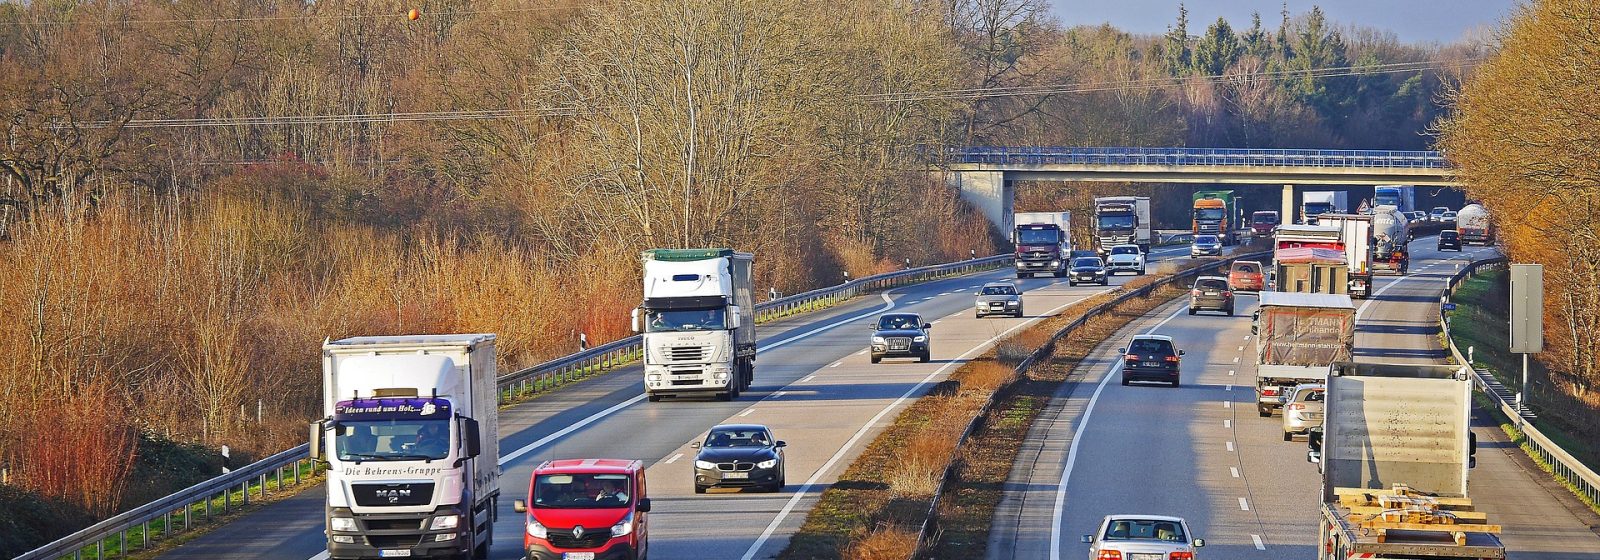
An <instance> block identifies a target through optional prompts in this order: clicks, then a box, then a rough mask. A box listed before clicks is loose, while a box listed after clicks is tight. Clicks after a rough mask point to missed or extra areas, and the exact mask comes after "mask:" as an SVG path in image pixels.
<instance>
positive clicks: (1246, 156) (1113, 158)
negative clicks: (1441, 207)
mask: <svg viewBox="0 0 1600 560" xmlns="http://www.w3.org/2000/svg"><path fill="white" fill-rule="evenodd" d="M923 155H924V156H927V155H929V154H928V152H927V151H926V150H925V151H924V152H923ZM943 156H944V161H946V162H947V163H987V164H1013V165H1042V164H1081V165H1224V166H1251V167H1363V168H1415V169H1449V168H1450V163H1449V161H1448V160H1446V159H1445V158H1444V156H1441V155H1440V154H1439V152H1434V151H1389V150H1284V149H1251V148H1115V147H1112V148H1089V147H951V148H946V149H945V150H944V152H943Z"/></svg>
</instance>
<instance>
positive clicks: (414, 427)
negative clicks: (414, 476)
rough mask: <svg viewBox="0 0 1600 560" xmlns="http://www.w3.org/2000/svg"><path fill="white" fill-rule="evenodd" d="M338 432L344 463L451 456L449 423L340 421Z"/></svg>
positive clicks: (338, 443)
mask: <svg viewBox="0 0 1600 560" xmlns="http://www.w3.org/2000/svg"><path fill="white" fill-rule="evenodd" d="M335 430H336V435H335V438H336V439H335V444H336V447H337V448H338V454H339V460H341V461H416V460H423V459H443V458H445V456H447V455H449V454H450V421H449V420H444V419H439V420H341V421H339V422H338V423H337V424H336V425H335Z"/></svg>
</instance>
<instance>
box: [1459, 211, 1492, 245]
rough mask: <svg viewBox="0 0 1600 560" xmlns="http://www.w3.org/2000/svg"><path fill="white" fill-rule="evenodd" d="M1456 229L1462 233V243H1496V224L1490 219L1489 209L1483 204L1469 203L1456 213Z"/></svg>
mask: <svg viewBox="0 0 1600 560" xmlns="http://www.w3.org/2000/svg"><path fill="white" fill-rule="evenodd" d="M1456 231H1458V232H1460V233H1461V244H1462V245H1471V244H1474V243H1476V244H1479V245H1484V246H1489V245H1493V244H1494V224H1493V223H1492V222H1490V221H1489V209H1488V208H1484V207H1483V205H1482V204H1476V203H1474V204H1468V205H1466V206H1464V207H1462V208H1461V211H1460V212H1457V213H1456Z"/></svg>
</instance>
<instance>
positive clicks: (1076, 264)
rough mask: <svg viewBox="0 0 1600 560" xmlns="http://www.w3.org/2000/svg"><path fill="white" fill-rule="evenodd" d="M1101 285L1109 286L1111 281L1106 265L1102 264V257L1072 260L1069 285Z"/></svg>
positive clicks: (1068, 276)
mask: <svg viewBox="0 0 1600 560" xmlns="http://www.w3.org/2000/svg"><path fill="white" fill-rule="evenodd" d="M1085 283H1089V284H1100V285H1101V286H1108V285H1110V284H1111V279H1110V278H1107V276H1106V264H1105V263H1103V262H1100V257H1080V258H1076V259H1072V270H1069V271H1067V285H1069V286H1076V285H1078V284H1085Z"/></svg>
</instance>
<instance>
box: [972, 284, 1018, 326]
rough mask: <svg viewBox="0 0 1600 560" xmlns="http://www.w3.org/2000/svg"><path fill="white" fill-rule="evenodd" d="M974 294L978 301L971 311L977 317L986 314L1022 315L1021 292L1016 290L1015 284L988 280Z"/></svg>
mask: <svg viewBox="0 0 1600 560" xmlns="http://www.w3.org/2000/svg"><path fill="white" fill-rule="evenodd" d="M976 295H977V296H978V301H977V303H976V304H974V309H973V311H974V314H975V315H977V317H978V318H979V319H982V318H984V317H985V316H988V315H1010V316H1012V317H1021V316H1022V293H1021V292H1018V291H1017V285H1016V284H1012V283H1010V282H990V283H988V284H984V285H983V289H980V290H978V293H977V294H976Z"/></svg>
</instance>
